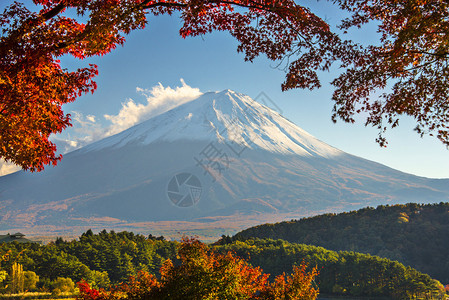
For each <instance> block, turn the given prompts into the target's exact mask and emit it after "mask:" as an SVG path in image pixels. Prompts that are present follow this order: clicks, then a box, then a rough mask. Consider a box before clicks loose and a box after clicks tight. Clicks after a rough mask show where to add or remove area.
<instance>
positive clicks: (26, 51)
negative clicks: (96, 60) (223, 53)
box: [0, 0, 341, 171]
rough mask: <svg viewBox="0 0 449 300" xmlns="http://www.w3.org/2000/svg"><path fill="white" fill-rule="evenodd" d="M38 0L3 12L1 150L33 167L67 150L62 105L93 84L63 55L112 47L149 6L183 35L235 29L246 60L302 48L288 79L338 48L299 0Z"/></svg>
mask: <svg viewBox="0 0 449 300" xmlns="http://www.w3.org/2000/svg"><path fill="white" fill-rule="evenodd" d="M33 2H34V3H35V4H36V5H38V7H40V10H38V11H37V12H33V11H31V10H29V9H27V8H26V7H25V6H24V5H22V4H20V3H17V2H14V4H12V5H11V6H9V7H8V8H7V9H6V10H5V11H4V13H3V14H1V15H0V25H1V28H2V33H1V40H0V157H1V158H3V159H5V160H7V161H11V162H13V163H15V164H17V165H20V166H21V167H22V168H23V169H25V170H27V169H29V170H31V171H40V170H42V169H43V168H44V165H46V164H56V163H57V162H58V161H59V160H60V159H61V156H60V155H59V156H58V155H56V148H55V145H54V144H53V143H52V142H51V141H49V137H50V135H51V134H53V133H58V132H60V131H62V130H63V129H65V128H67V126H70V125H71V124H70V115H68V114H65V113H64V112H63V111H62V109H61V106H62V105H63V104H65V103H69V102H72V101H74V100H75V99H76V98H77V97H79V96H80V95H82V94H84V93H88V92H93V91H94V90H95V89H96V85H95V82H94V81H93V78H94V77H95V75H97V67H96V66H95V65H89V66H86V68H82V69H78V70H76V71H68V70H67V69H64V68H62V67H61V65H60V62H59V60H58V58H60V57H61V56H64V55H71V56H73V57H75V58H79V59H84V58H86V57H90V56H96V55H104V54H107V53H109V52H110V51H111V50H112V49H114V48H116V47H117V45H122V44H123V43H124V42H125V35H126V34H128V33H130V32H131V31H132V30H136V29H142V28H144V27H145V26H146V24H147V17H148V16H156V15H161V14H170V15H171V14H174V13H177V15H178V16H179V17H180V18H181V19H182V21H183V26H182V27H181V29H180V31H179V33H180V35H181V36H182V37H184V38H185V37H187V36H197V35H203V34H206V33H209V32H212V31H216V30H218V31H228V32H229V33H230V34H231V35H232V36H233V37H235V38H236V39H237V40H238V41H239V42H240V45H239V46H238V49H237V50H238V51H240V52H243V53H244V54H245V59H246V60H249V61H252V60H253V59H254V58H255V57H256V56H259V55H261V54H264V55H266V56H267V57H268V58H269V59H271V60H279V59H282V58H284V57H286V56H288V55H291V54H293V53H295V55H296V56H295V59H294V60H293V61H292V62H291V63H289V64H288V69H289V72H288V75H287V79H286V81H285V83H284V84H283V88H284V89H288V88H294V87H301V88H315V87H319V86H320V82H319V80H318V76H317V74H316V71H317V70H326V69H328V68H329V66H330V64H331V63H332V62H333V61H334V60H335V59H337V57H338V56H339V52H340V51H341V47H340V46H341V45H340V40H339V39H338V37H337V36H336V35H334V34H333V33H331V32H330V31H329V27H328V25H327V24H326V22H324V21H323V20H321V19H320V18H318V17H317V16H315V15H314V14H313V13H311V12H310V11H309V10H308V9H307V8H305V7H303V6H300V5H297V4H295V2H294V1H293V0H276V1H270V0H257V1H251V0H235V1H219V0H207V1H206V0H172V1H162V0H161V1H150V0H108V1H105V0H82V1H74V0H34V1H33ZM68 12H70V13H71V14H70V16H73V15H75V16H76V17H69V16H67V15H68ZM75 12H76V14H75ZM298 55H299V56H298ZM298 57H299V58H298Z"/></svg>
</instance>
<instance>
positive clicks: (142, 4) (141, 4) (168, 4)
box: [136, 0, 187, 9]
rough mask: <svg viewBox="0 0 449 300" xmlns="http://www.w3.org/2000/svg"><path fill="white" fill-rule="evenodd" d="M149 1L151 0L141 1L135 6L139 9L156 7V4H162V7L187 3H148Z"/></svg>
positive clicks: (180, 5) (179, 5)
mask: <svg viewBox="0 0 449 300" xmlns="http://www.w3.org/2000/svg"><path fill="white" fill-rule="evenodd" d="M150 2H151V0H146V1H144V2H142V3H140V4H139V5H138V6H136V7H138V8H141V9H147V8H154V7H158V6H164V7H187V4H185V3H176V2H158V3H153V4H148V3H150Z"/></svg>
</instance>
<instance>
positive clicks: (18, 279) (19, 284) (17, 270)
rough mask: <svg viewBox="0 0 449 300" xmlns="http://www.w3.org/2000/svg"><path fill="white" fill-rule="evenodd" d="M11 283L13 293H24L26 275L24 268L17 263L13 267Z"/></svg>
mask: <svg viewBox="0 0 449 300" xmlns="http://www.w3.org/2000/svg"><path fill="white" fill-rule="evenodd" d="M10 276H11V283H10V291H11V293H14V294H17V293H22V292H23V286H24V279H25V276H24V273H23V266H22V265H21V264H19V263H17V262H14V263H13V265H12V267H11V274H10Z"/></svg>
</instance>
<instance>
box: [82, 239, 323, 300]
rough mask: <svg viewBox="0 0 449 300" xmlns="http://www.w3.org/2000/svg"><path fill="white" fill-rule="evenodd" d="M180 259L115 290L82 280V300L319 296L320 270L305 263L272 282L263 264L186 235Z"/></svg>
mask: <svg viewBox="0 0 449 300" xmlns="http://www.w3.org/2000/svg"><path fill="white" fill-rule="evenodd" d="M178 256H179V260H180V262H179V263H177V264H174V263H173V262H172V261H171V260H167V261H166V262H165V263H164V265H163V266H162V268H161V270H160V275H161V277H160V279H157V278H156V277H155V276H153V275H151V274H148V273H146V272H139V273H138V275H137V276H136V277H131V278H130V279H129V281H128V282H127V283H123V284H122V285H120V286H118V287H116V288H114V289H112V290H111V291H108V292H106V291H104V290H99V291H97V290H94V289H92V288H90V287H89V285H88V284H87V283H86V282H81V283H80V284H79V289H80V294H79V296H78V299H83V300H100V299H104V300H106V299H122V298H123V299H125V298H126V299H148V300H149V299H167V300H168V299H174V300H176V299H180V300H181V299H183V300H188V299H192V300H193V299H217V300H218V299H220V300H221V299H273V300H281V299H316V297H317V295H318V288H315V287H314V283H313V280H314V278H315V277H316V276H317V274H318V272H317V269H316V268H312V269H311V271H308V270H307V269H308V268H307V266H306V265H305V264H301V265H300V266H297V267H294V269H293V270H294V271H293V274H292V275H291V276H287V275H285V274H283V275H280V276H278V277H276V278H275V279H274V282H273V283H270V282H269V281H268V277H269V275H268V274H263V272H262V270H261V269H260V268H259V267H252V266H250V265H249V264H248V263H247V262H246V261H245V260H243V259H241V258H239V257H237V256H235V254H233V253H232V252H228V253H226V254H218V253H215V252H213V251H211V250H210V249H209V248H208V247H207V246H206V245H204V244H203V243H201V242H199V241H198V240H196V239H188V238H184V239H183V241H182V243H181V244H180V246H179V249H178Z"/></svg>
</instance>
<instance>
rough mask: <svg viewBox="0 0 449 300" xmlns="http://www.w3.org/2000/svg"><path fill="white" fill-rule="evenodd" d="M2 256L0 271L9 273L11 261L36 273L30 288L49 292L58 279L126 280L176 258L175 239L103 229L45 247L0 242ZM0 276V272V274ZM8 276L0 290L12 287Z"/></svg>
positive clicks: (103, 283) (100, 285)
mask: <svg viewBox="0 0 449 300" xmlns="http://www.w3.org/2000/svg"><path fill="white" fill-rule="evenodd" d="M2 256H5V258H4V259H3V261H2V262H1V265H0V270H4V271H5V270H6V271H7V273H10V270H12V266H13V264H14V263H19V264H20V265H21V266H23V270H24V271H26V272H34V273H35V274H36V275H37V276H38V281H37V283H36V285H35V286H31V288H29V290H31V291H34V290H37V291H51V290H53V289H54V288H55V286H57V285H58V280H59V281H61V280H63V279H71V281H73V282H78V281H80V280H82V279H84V280H86V281H87V282H88V283H89V284H90V285H91V286H93V287H95V288H105V287H108V286H109V285H110V284H116V283H119V282H122V281H126V280H127V279H128V277H129V276H134V275H136V274H137V272H138V271H140V270H143V271H148V272H150V273H156V272H158V270H159V268H160V267H161V266H162V263H163V262H164V261H165V260H166V259H167V258H173V257H176V242H170V241H165V240H164V239H163V237H154V236H151V235H150V236H149V237H145V236H143V235H135V234H134V233H132V232H120V233H115V232H114V231H111V232H107V231H106V230H103V231H102V232H100V233H98V234H93V232H92V231H91V230H88V231H87V232H86V233H83V234H82V235H81V237H80V238H79V240H78V241H75V240H73V241H70V242H67V241H64V240H62V239H61V238H58V239H56V241H55V242H54V243H50V244H48V245H45V246H41V245H39V244H33V243H26V244H24V243H16V242H13V243H5V244H0V257H2ZM0 275H1V274H0ZM11 279H12V278H11V276H6V278H4V280H3V282H2V283H1V280H0V291H1V290H2V289H3V291H4V292H5V291H6V289H7V287H8V286H9V288H10V287H11V284H10V283H11V282H10V281H11Z"/></svg>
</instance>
